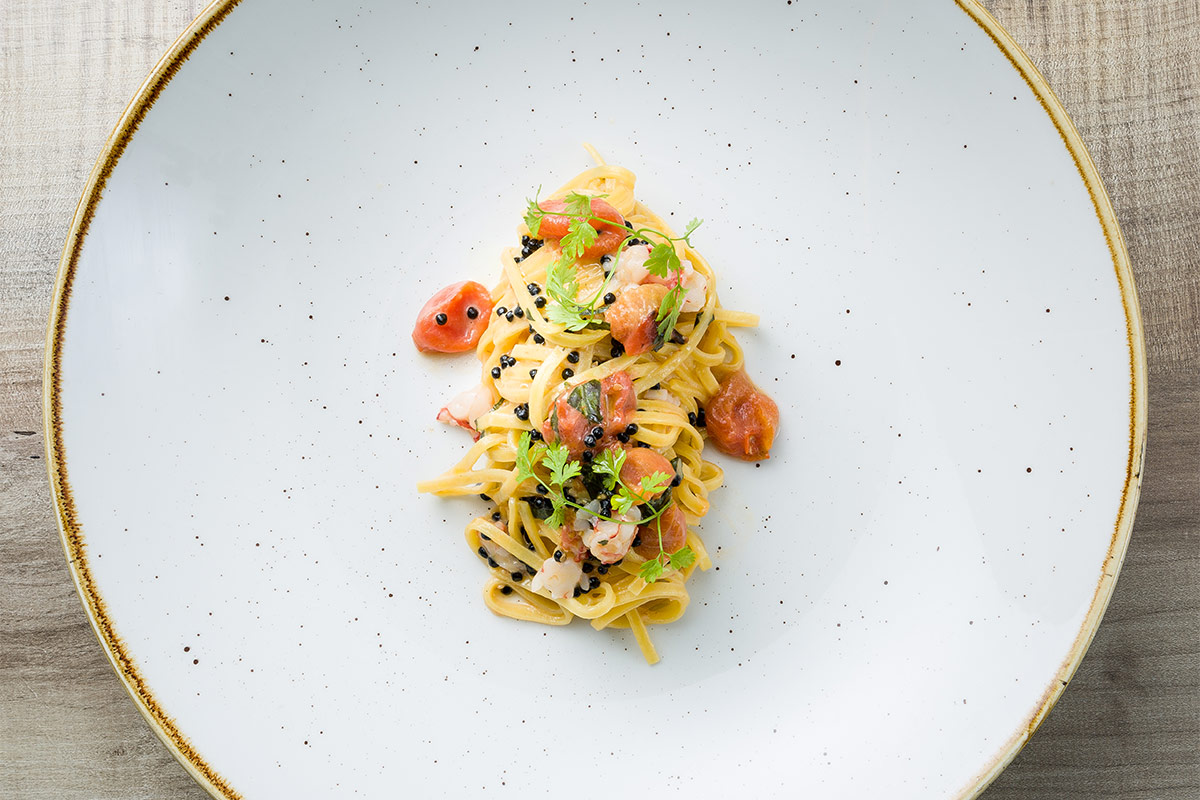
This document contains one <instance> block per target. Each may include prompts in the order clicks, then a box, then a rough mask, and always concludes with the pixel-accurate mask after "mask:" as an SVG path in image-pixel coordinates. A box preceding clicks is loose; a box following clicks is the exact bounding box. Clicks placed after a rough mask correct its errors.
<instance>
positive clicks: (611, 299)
mask: <svg viewBox="0 0 1200 800" xmlns="http://www.w3.org/2000/svg"><path fill="white" fill-rule="evenodd" d="M615 302H617V296H616V295H615V294H613V293H612V292H609V293H608V294H606V295H604V305H606V306H611V305H612V304H613V303H615Z"/></svg>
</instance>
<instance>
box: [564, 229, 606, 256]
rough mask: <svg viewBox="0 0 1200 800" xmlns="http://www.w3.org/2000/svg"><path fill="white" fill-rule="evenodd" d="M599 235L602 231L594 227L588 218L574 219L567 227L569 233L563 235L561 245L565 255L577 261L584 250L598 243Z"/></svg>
mask: <svg viewBox="0 0 1200 800" xmlns="http://www.w3.org/2000/svg"><path fill="white" fill-rule="evenodd" d="M599 236H600V232H599V231H597V230H596V229H595V228H593V227H592V226H591V223H589V222H588V221H587V220H585V219H584V220H580V219H573V220H571V224H570V226H569V227H568V228H567V235H566V236H564V237H562V240H561V241H560V242H559V246H560V247H562V251H563V255H564V256H568V255H569V256H570V257H571V260H572V261H576V260H578V259H579V257H580V256H582V255H583V251H585V250H587V249H588V248H589V247H591V246H592V245H593V244H595V243H596V239H597V238H598V237H599Z"/></svg>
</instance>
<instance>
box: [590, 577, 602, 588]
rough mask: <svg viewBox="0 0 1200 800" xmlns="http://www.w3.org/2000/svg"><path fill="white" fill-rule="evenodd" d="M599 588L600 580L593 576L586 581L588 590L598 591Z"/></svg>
mask: <svg viewBox="0 0 1200 800" xmlns="http://www.w3.org/2000/svg"><path fill="white" fill-rule="evenodd" d="M599 587H600V579H599V578H597V577H596V576H595V575H593V576H592V578H591V580H589V581H588V588H589V589H598V588H599Z"/></svg>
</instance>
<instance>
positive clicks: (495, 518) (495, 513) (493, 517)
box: [479, 511, 500, 536]
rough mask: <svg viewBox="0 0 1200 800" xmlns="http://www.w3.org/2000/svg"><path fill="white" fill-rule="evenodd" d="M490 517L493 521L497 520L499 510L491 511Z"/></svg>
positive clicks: (498, 518)
mask: <svg viewBox="0 0 1200 800" xmlns="http://www.w3.org/2000/svg"><path fill="white" fill-rule="evenodd" d="M492 519H493V520H494V521H499V520H500V512H499V511H493V512H492ZM479 535H480V536H483V535H484V534H482V533H481V534H479Z"/></svg>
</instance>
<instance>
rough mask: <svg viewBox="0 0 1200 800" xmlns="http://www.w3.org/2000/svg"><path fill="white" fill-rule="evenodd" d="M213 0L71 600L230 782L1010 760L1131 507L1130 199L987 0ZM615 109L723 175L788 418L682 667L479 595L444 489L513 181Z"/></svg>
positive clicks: (352, 791) (146, 118)
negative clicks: (424, 330) (429, 337)
mask: <svg viewBox="0 0 1200 800" xmlns="http://www.w3.org/2000/svg"><path fill="white" fill-rule="evenodd" d="M521 8H522V9H525V10H524V11H523V12H521V13H518V10H517V7H516V6H513V5H512V4H496V3H490V4H484V3H478V4H472V5H470V7H469V8H460V7H457V6H452V5H451V4H433V3H428V4H426V3H414V4H395V3H384V2H378V3H375V2H367V3H364V4H361V5H353V6H351V5H347V4H344V3H335V2H313V3H304V4H295V3H289V2H283V0H244V2H242V3H240V4H233V3H218V4H216V5H214V6H213V7H212V8H210V9H209V10H208V11H207V12H206V13H205V15H203V16H202V17H201V18H200V19H199V20H198V21H197V23H196V24H195V25H194V26H193V27H192V28H191V29H190V30H189V31H188V32H187V33H185V34H184V36H183V37H182V38H181V39H180V41H179V43H177V45H176V46H175V47H174V48H173V50H172V51H171V52H170V53H169V54H168V55H167V57H166V58H165V60H164V61H163V63H162V64H161V65H160V67H159V68H158V69H157V70H156V71H155V72H154V74H153V75H151V77H150V78H149V79H148V81H147V83H146V85H145V87H144V88H143V90H142V91H141V93H140V94H139V95H138V97H137V98H135V100H134V101H133V102H132V104H131V105H130V107H129V109H128V111H127V112H126V114H125V116H124V118H123V119H122V121H121V123H120V125H119V126H118V129H117V131H116V132H115V133H114V135H113V138H112V140H111V142H110V144H109V146H108V148H107V149H106V151H105V152H104V153H103V154H102V155H101V157H100V160H99V162H98V164H97V168H96V171H95V173H94V174H93V176H92V179H91V181H90V183H89V185H88V187H87V189H86V191H85V193H84V197H83V200H82V201H81V203H80V206H79V210H78V212H77V215H76V218H75V222H74V226H73V229H72V233H71V238H70V240H69V241H68V243H67V247H66V250H65V253H64V257H63V268H62V273H61V277H60V282H59V290H58V295H57V298H56V303H55V309H54V314H53V317H52V319H51V327H50V340H49V348H48V353H49V356H48V359H47V381H46V386H47V393H46V397H47V407H46V419H47V432H48V435H47V441H48V442H49V462H50V469H51V482H52V485H53V488H54V494H55V499H56V503H57V506H58V510H59V515H60V520H61V524H62V529H63V539H64V543H65V546H66V550H67V554H68V557H69V560H70V563H71V567H72V570H73V573H74V575H75V578H76V581H77V583H78V585H79V588H80V593H81V596H82V597H83V600H84V605H85V607H86V608H87V611H88V614H89V616H90V617H91V619H92V620H93V623H94V625H95V627H96V629H97V632H98V635H99V636H100V639H101V641H102V642H103V644H104V645H105V647H106V648H107V650H108V652H109V654H110V655H111V657H112V659H113V663H114V666H115V667H116V670H117V672H118V674H119V675H120V676H121V678H122V680H123V681H125V683H126V684H127V686H128V687H129V689H130V693H131V695H132V697H133V698H134V700H135V702H136V703H138V705H139V707H140V708H141V709H142V710H143V711H144V713H145V714H146V716H147V718H148V720H149V721H150V724H151V725H152V726H153V727H154V729H155V730H156V731H157V732H158V733H159V734H160V735H161V736H162V738H163V740H164V741H165V742H166V743H167V745H168V746H169V747H170V748H171V749H172V750H173V751H174V752H175V753H176V754H177V755H178V756H179V758H180V760H181V762H182V763H183V764H184V766H185V767H186V768H187V769H188V770H189V771H191V772H192V774H193V775H195V776H196V778H197V780H199V781H200V782H201V783H202V784H203V785H204V786H205V787H206V788H208V789H209V791H210V792H212V794H213V795H214V796H217V797H225V798H234V797H244V798H264V797H347V796H359V797H375V798H379V797H394V796H397V794H398V793H403V794H404V795H405V796H413V797H432V796H454V797H470V796H477V795H479V794H481V793H483V792H485V791H486V792H488V793H489V794H492V795H496V796H504V795H506V794H511V795H512V796H521V797H551V796H553V797H559V796H563V795H564V794H577V793H594V791H595V787H596V785H597V784H598V783H599V782H602V781H603V782H613V783H616V784H618V785H620V786H623V787H633V786H637V787H645V788H646V790H647V793H648V794H649V793H654V794H664V793H665V794H679V795H688V796H694V797H709V796H726V795H728V793H730V792H741V793H747V792H748V793H751V794H753V795H754V796H756V797H769V796H807V797H885V796H886V797H892V798H901V797H905V798H907V797H912V798H950V797H964V796H971V795H973V794H975V793H977V792H978V791H979V790H980V789H981V788H982V787H983V786H985V785H986V784H987V782H988V781H990V779H991V778H992V777H994V776H995V774H996V773H997V772H998V771H999V770H1000V769H1002V768H1003V766H1004V765H1005V764H1006V763H1008V761H1009V760H1010V759H1011V758H1012V756H1013V754H1014V753H1015V752H1016V751H1017V749H1019V747H1020V745H1021V744H1022V743H1023V742H1024V741H1025V739H1026V738H1027V737H1028V735H1029V734H1030V733H1031V732H1032V730H1033V729H1034V728H1035V727H1036V726H1037V724H1038V723H1039V722H1040V720H1041V719H1042V717H1043V716H1044V715H1045V713H1046V712H1047V711H1048V709H1049V707H1050V706H1051V705H1052V703H1053V701H1054V699H1055V698H1056V697H1057V696H1058V694H1059V693H1060V692H1061V690H1062V688H1063V686H1064V685H1065V681H1066V680H1067V679H1069V677H1070V675H1071V674H1072V672H1073V671H1074V669H1075V667H1076V666H1077V664H1078V662H1079V659H1080V658H1081V657H1082V655H1083V652H1084V650H1085V649H1086V646H1087V643H1088V642H1089V641H1090V639H1091V636H1092V633H1093V632H1094V630H1095V627H1096V625H1097V624H1098V623H1099V619H1100V616H1101V614H1102V613H1103V610H1104V607H1105V605H1106V603H1107V600H1108V597H1109V595H1110V593H1111V589H1112V583H1113V581H1114V580H1115V576H1116V573H1117V570H1118V569H1119V567H1120V562H1121V559H1122V557H1123V555H1124V552H1125V546H1126V543H1127V540H1128V534H1129V529H1130V526H1131V525H1132V519H1133V509H1134V506H1135V505H1136V498H1137V488H1138V472H1139V470H1140V463H1141V448H1142V444H1143V441H1144V431H1145V426H1144V419H1145V391H1144V377H1143V376H1144V367H1143V365H1144V357H1143V346H1142V340H1141V329H1140V321H1139V316H1138V311H1137V303H1136V297H1135V294H1134V290H1133V285H1132V279H1131V277H1130V272H1129V268H1128V263H1127V256H1126V254H1125V250H1124V245H1123V243H1122V240H1121V237H1120V232H1119V231H1118V229H1117V226H1116V223H1115V220H1114V218H1113V216H1112V211H1111V208H1110V206H1109V203H1108V200H1107V198H1106V197H1105V195H1104V192H1103V189H1102V187H1101V184H1100V182H1099V179H1098V177H1097V176H1096V174H1095V170H1094V168H1093V167H1092V165H1091V161H1090V159H1089V158H1088V157H1087V154H1086V152H1085V151H1084V150H1083V147H1082V145H1081V144H1080V142H1079V141H1078V137H1077V136H1076V134H1075V133H1074V130H1073V128H1072V127H1071V125H1070V123H1069V121H1068V120H1067V119H1066V117H1065V115H1064V114H1063V113H1062V111H1061V109H1060V108H1059V106H1058V104H1057V102H1056V101H1055V100H1054V98H1053V97H1052V95H1051V94H1050V93H1049V91H1048V90H1047V89H1046V87H1045V86H1044V84H1043V82H1042V81H1041V79H1040V78H1039V77H1038V76H1037V75H1036V73H1034V72H1033V70H1032V68H1031V67H1030V66H1029V65H1028V63H1027V62H1026V61H1025V59H1024V56H1023V55H1022V54H1021V53H1020V52H1019V51H1018V50H1017V49H1016V48H1015V47H1014V46H1013V45H1012V44H1011V42H1009V41H1008V39H1007V38H1006V36H1005V35H1004V33H1003V32H1002V31H1000V30H999V29H998V28H996V27H995V25H994V23H993V22H992V21H991V20H990V19H989V18H988V17H987V16H986V15H985V14H984V13H983V12H982V11H980V10H979V9H977V8H976V7H975V6H974V5H971V4H966V5H961V6H960V5H955V4H953V3H950V2H945V3H940V4H904V5H903V6H901V5H900V4H895V3H883V2H879V3H870V2H860V3H842V2H827V3H818V4H812V3H804V4H801V3H796V4H792V3H790V2H787V3H785V2H772V3H769V4H768V3H764V4H758V3H752V4H750V5H748V6H747V5H746V4H741V5H740V6H738V10H739V12H740V13H737V14H734V13H732V11H731V10H730V7H727V6H726V7H722V6H717V7H715V8H714V9H709V8H708V7H705V6H703V5H697V4H695V3H661V4H652V5H645V4H642V5H637V4H631V5H629V6H627V7H621V8H614V7H611V6H598V5H564V4H561V3H558V4H550V3H539V4H527V5H523V6H521ZM583 141H590V142H592V143H594V144H595V145H596V146H597V147H598V148H599V149H600V150H601V151H602V152H603V153H604V154H605V155H606V156H607V157H608V158H609V159H610V160H611V161H613V162H614V163H619V164H622V165H624V166H627V167H630V168H631V169H633V170H635V171H636V172H637V173H638V174H639V176H640V183H639V186H640V190H639V194H640V195H641V197H642V198H643V199H644V200H645V201H646V202H647V203H648V204H649V205H650V206H651V207H653V208H655V209H656V210H658V211H660V212H661V213H664V214H673V215H674V216H675V217H676V218H678V219H687V218H690V217H692V216H700V217H703V218H704V219H705V220H706V222H705V225H704V227H703V228H702V230H701V232H700V234H699V235H698V237H697V240H696V241H697V245H698V247H699V248H700V249H701V251H702V252H704V253H705V255H706V256H707V257H708V258H709V260H710V261H711V262H712V263H713V265H714V267H715V268H716V270H717V272H718V275H719V276H720V280H721V283H720V286H719V291H720V294H721V298H722V301H723V302H724V304H725V305H726V306H729V307H732V308H738V309H744V310H747V311H752V312H756V313H758V314H760V315H761V317H762V326H761V328H759V329H758V330H755V331H748V332H746V333H745V334H744V335H743V336H742V337H741V339H742V341H743V342H744V343H745V346H746V351H747V361H748V363H749V364H750V366H751V369H752V373H753V374H754V375H755V376H756V377H757V378H758V380H759V382H760V383H761V384H763V385H764V387H766V388H768V390H769V391H770V392H771V393H772V394H773V395H774V396H775V398H776V399H777V401H778V402H779V405H780V408H781V411H782V416H783V425H782V428H781V434H780V439H779V441H778V443H777V447H776V450H775V452H774V457H773V458H772V459H771V460H770V462H768V463H766V464H764V465H762V467H761V468H755V467H754V466H748V465H743V464H729V463H726V464H725V466H726V467H727V470H728V472H727V481H726V486H725V488H724V489H723V490H721V491H720V492H719V493H717V494H716V495H715V496H714V498H713V499H714V505H713V510H712V512H711V513H710V515H709V516H708V517H707V518H706V519H705V520H704V523H703V526H702V533H703V536H704V537H705V540H706V541H707V542H708V544H709V547H710V550H711V551H712V552H713V554H714V561H715V563H716V565H717V567H718V568H717V569H714V570H711V571H709V572H708V573H705V574H703V575H698V576H697V577H696V578H695V579H694V581H693V583H692V584H691V592H692V605H691V607H690V608H689V609H688V612H687V614H686V616H685V617H684V619H683V620H682V621H680V622H679V623H677V624H675V625H672V626H670V627H669V628H668V629H665V630H663V629H656V630H655V632H654V635H655V640H656V643H657V644H658V647H659V650H660V652H661V653H662V655H663V661H662V662H661V663H660V664H658V665H657V666H654V667H648V666H646V664H645V663H644V662H643V661H642V658H641V655H640V654H639V653H638V652H637V649H636V647H635V646H634V645H633V644H632V642H631V641H630V640H629V639H628V638H627V636H626V634H624V633H622V632H612V633H611V634H610V633H602V634H596V633H595V632H593V631H592V630H591V629H590V628H588V627H587V626H585V625H582V624H579V623H577V624H576V625H573V626H571V627H569V628H566V629H546V628H542V627H538V626H533V625H526V624H521V623H517V622H514V621H512V620H507V619H499V618H496V617H493V616H492V615H491V614H490V613H488V612H487V611H486V610H485V609H484V607H483V605H482V602H481V597H480V590H481V586H482V582H483V580H484V572H483V569H482V568H481V566H480V564H479V563H478V561H477V560H476V559H475V558H474V557H473V556H472V554H471V553H470V552H469V551H468V550H467V549H466V547H464V544H463V538H462V528H463V526H464V524H465V522H466V521H467V520H468V519H469V518H470V517H471V516H473V515H475V514H477V513H479V512H480V511H481V510H482V509H483V504H482V503H481V502H479V501H459V502H448V501H441V500H437V499H435V498H431V497H425V496H418V495H417V494H416V493H415V490H414V485H415V483H416V482H417V481H418V480H419V479H421V478H424V477H428V476H430V475H433V474H436V473H439V472H440V471H442V470H443V469H444V468H445V467H447V466H448V465H450V464H451V463H452V462H453V461H455V460H456V459H457V458H458V457H459V455H460V454H461V453H462V451H463V449H464V446H465V437H463V436H462V435H461V433H460V432H457V431H453V430H450V429H448V428H444V427H442V426H439V425H437V424H436V423H435V422H434V419H433V418H434V414H435V412H436V411H437V408H438V407H439V406H440V405H441V403H442V401H443V398H446V397H448V396H449V395H451V394H452V393H454V392H455V391H457V390H459V389H461V388H465V387H466V386H468V385H470V384H471V383H472V382H473V380H474V375H475V370H476V366H475V363H474V362H473V361H471V359H470V358H469V357H466V358H463V359H430V358H426V357H421V356H419V355H418V354H417V353H416V352H415V351H414V349H413V348H412V346H411V343H410V341H409V338H408V332H409V329H410V326H411V321H412V317H413V314H414V312H415V310H416V308H417V307H418V306H419V304H420V302H422V301H423V300H424V299H425V298H426V297H427V296H429V295H430V294H431V293H432V292H433V291H434V290H435V289H436V288H438V287H440V286H441V285H443V284H445V283H447V282H449V281H451V280H459V279H467V278H473V279H478V280H482V281H484V282H486V283H491V282H492V281H493V280H494V279H495V276H496V274H497V258H498V253H499V250H500V248H501V247H503V246H505V245H506V244H508V243H509V242H510V241H511V239H512V238H513V230H514V227H515V226H516V224H517V222H518V221H519V215H520V213H521V207H522V202H523V200H524V198H525V197H527V196H529V195H530V194H531V193H532V192H533V191H534V190H535V189H536V187H537V186H538V185H546V186H552V185H556V184H557V183H558V182H559V181H561V180H563V179H565V178H566V177H569V176H570V175H572V174H574V173H575V172H577V171H578V170H580V169H581V168H583V167H585V166H587V165H588V161H587V158H586V155H585V153H584V152H583V150H582V149H581V147H580V143H581V142H583Z"/></svg>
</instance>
